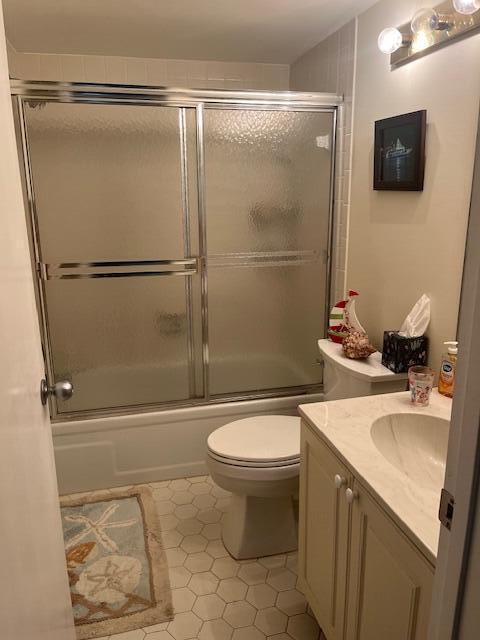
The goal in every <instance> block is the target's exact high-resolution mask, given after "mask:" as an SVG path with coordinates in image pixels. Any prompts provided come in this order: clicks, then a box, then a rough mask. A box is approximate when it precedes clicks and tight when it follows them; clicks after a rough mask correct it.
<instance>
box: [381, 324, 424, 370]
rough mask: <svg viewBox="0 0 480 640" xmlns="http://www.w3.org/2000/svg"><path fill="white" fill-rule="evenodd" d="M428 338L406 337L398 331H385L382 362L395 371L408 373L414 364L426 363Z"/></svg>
mask: <svg viewBox="0 0 480 640" xmlns="http://www.w3.org/2000/svg"><path fill="white" fill-rule="evenodd" d="M427 359H428V338H427V337H426V336H419V337H418V338H405V337H404V336H400V335H398V331H384V333H383V350H382V364H383V366H384V367H387V369H390V371H393V372H394V373H406V372H407V371H408V369H409V367H413V366H414V365H426V364H427Z"/></svg>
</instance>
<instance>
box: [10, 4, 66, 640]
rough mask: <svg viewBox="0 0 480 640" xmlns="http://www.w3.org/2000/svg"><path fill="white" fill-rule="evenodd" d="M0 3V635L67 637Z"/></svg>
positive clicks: (35, 639) (19, 639) (16, 639)
mask: <svg viewBox="0 0 480 640" xmlns="http://www.w3.org/2000/svg"><path fill="white" fill-rule="evenodd" d="M43 375H44V368H43V360H42V354H41V346H40V339H39V329H38V322H37V315H36V310H35V299H34V291H33V281H32V276H31V271H30V264H29V253H28V242H27V233H26V223H25V214H24V210H23V203H22V194H21V187H20V174H19V169H18V160H17V152H16V145H15V137H14V129H13V117H12V108H11V101H10V86H9V80H8V68H7V54H6V46H5V36H4V27H3V15H2V11H1V0H0V508H1V512H0V637H1V638H2V640H73V638H74V637H75V633H74V628H73V618H72V610H71V604H70V597H69V591H68V583H67V574H66V568H65V554H64V548H63V539H62V530H61V521H60V511H59V503H58V494H57V482H56V476H55V464H54V458H53V445H52V435H51V428H50V421H49V417H48V414H47V411H46V410H45V409H44V408H43V407H42V405H41V402H40V396H39V384H40V380H41V378H42V377H43Z"/></svg>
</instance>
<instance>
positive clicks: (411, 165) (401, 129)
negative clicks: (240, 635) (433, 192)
mask: <svg viewBox="0 0 480 640" xmlns="http://www.w3.org/2000/svg"><path fill="white" fill-rule="evenodd" d="M425 131H426V111H415V112H414V113H406V114H404V115H401V116H394V117H393V118H386V119H384V120H378V121H377V122H375V160H374V163H375V164H374V185H373V188H374V189H375V190H377V191H421V190H422V189H423V179H424V172H425Z"/></svg>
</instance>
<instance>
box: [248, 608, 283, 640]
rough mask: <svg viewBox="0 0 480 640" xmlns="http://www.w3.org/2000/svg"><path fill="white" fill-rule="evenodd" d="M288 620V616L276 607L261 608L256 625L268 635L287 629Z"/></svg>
mask: <svg viewBox="0 0 480 640" xmlns="http://www.w3.org/2000/svg"><path fill="white" fill-rule="evenodd" d="M287 622H288V618H287V616H286V615H285V614H284V613H282V612H281V611H279V610H278V609H277V608H275V607H270V608H268V609H261V610H260V611H259V612H258V613H257V617H256V618H255V626H256V627H258V628H259V629H260V631H263V633H265V634H266V635H267V636H273V635H274V634H275V633H282V632H283V631H285V629H286V628H287Z"/></svg>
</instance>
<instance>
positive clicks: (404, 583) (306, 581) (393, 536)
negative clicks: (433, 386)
mask: <svg viewBox="0 0 480 640" xmlns="http://www.w3.org/2000/svg"><path fill="white" fill-rule="evenodd" d="M301 451H302V463H301V468H300V522H299V524H300V528H299V579H300V587H301V589H302V590H303V591H304V593H305V595H306V597H307V600H308V601H309V603H310V606H311V607H312V609H313V611H314V613H315V615H316V617H317V619H318V622H319V624H320V626H321V627H322V629H323V631H324V633H325V636H326V637H327V640H386V639H387V638H388V640H424V639H425V638H426V637H427V627H428V620H429V612H430V601H431V595H432V585H433V574H434V567H433V566H432V565H431V563H430V562H429V561H428V560H427V558H426V557H425V556H424V555H423V554H422V552H421V551H420V550H419V549H418V548H417V547H416V546H415V545H414V544H413V543H412V542H410V540H409V539H408V537H407V536H406V535H405V534H404V533H403V531H401V529H400V528H399V527H398V526H397V525H396V524H395V523H394V521H393V520H392V519H391V518H390V516H389V515H388V514H387V513H386V511H384V509H383V508H382V507H381V506H380V505H379V504H378V503H377V502H376V501H375V499H374V498H373V497H372V496H371V495H370V494H369V493H368V491H367V490H366V489H365V488H364V487H363V486H362V484H361V483H360V482H359V481H358V480H357V479H355V477H354V474H353V473H352V472H350V471H349V469H348V468H347V467H346V466H345V465H344V464H343V463H342V462H341V461H340V460H339V459H338V458H337V456H336V455H335V453H334V452H333V451H332V450H331V449H330V448H329V447H328V446H327V444H325V443H324V441H323V440H322V439H321V438H320V437H319V436H318V435H317V434H315V433H314V431H313V429H311V428H310V427H309V426H308V424H307V423H306V422H304V421H302V438H301Z"/></svg>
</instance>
